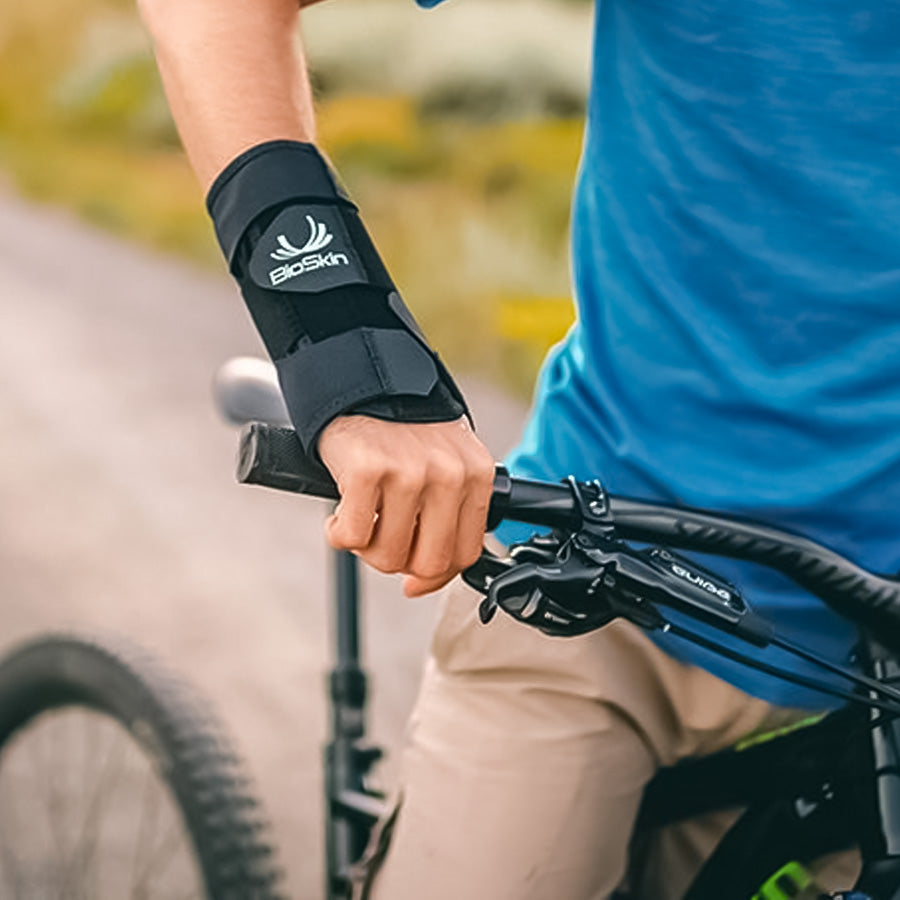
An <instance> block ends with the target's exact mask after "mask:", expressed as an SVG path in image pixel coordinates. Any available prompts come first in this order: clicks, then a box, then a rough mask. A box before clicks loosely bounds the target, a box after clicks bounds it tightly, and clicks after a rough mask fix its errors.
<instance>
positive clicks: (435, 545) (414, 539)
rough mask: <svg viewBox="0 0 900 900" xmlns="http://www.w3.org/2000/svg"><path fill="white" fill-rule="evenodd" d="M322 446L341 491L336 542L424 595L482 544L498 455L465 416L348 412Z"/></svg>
mask: <svg viewBox="0 0 900 900" xmlns="http://www.w3.org/2000/svg"><path fill="white" fill-rule="evenodd" d="M318 449H319V455H320V456H321V457H322V460H323V462H324V463H325V465H326V466H327V467H328V469H329V470H330V471H331V474H332V475H333V476H334V479H335V481H336V482H337V484H338V488H339V490H340V492H341V502H340V504H339V506H338V508H337V510H336V511H335V514H334V515H333V516H331V517H330V518H329V519H328V521H327V522H326V525H325V533H326V536H327V538H328V541H329V543H330V544H331V545H332V546H333V547H334V548H335V549H338V550H352V551H353V552H354V553H356V555H357V556H359V557H360V559H362V560H364V561H365V562H366V563H368V564H369V565H371V566H373V567H374V568H376V569H379V570H380V571H382V572H402V573H403V574H404V575H405V576H406V578H405V579H404V584H403V588H404V592H405V593H406V595H407V596H408V597H417V596H421V595H422V594H427V593H429V592H431V591H435V590H437V589H438V588H439V587H442V586H443V585H444V584H446V583H447V582H448V581H450V579H451V578H453V577H454V576H455V575H456V574H458V573H459V572H461V571H462V570H463V569H465V568H466V567H467V566H470V565H472V563H474V562H475V561H476V560H477V559H478V556H479V555H480V553H481V546H482V540H483V538H484V528H485V524H486V521H487V513H488V506H489V504H490V499H491V487H492V485H493V480H494V460H493V457H492V456H491V454H490V452H489V451H488V450H487V448H486V447H485V446H484V444H482V443H481V441H479V440H478V438H477V437H476V436H475V434H474V433H473V432H472V429H471V428H470V427H469V424H468V422H467V421H466V420H465V419H457V420H456V421H455V422H436V423H428V424H408V423H400V422H384V421H381V420H380V419H373V418H369V417H367V416H342V417H340V418H338V419H335V420H334V421H333V422H332V423H331V424H330V425H329V426H328V427H327V428H326V429H325V430H324V431H323V432H322V436H321V437H320V439H319V444H318Z"/></svg>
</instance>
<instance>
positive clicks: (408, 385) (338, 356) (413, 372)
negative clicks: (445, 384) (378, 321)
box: [275, 328, 438, 450]
mask: <svg viewBox="0 0 900 900" xmlns="http://www.w3.org/2000/svg"><path fill="white" fill-rule="evenodd" d="M275 366H276V368H277V370H278V378H279V381H280V382H281V386H282V393H283V394H284V396H285V399H286V402H287V407H288V412H289V414H290V417H291V421H292V422H293V423H294V427H295V428H296V430H297V434H298V436H299V438H300V440H301V442H302V443H303V446H304V449H306V450H309V449H310V445H311V444H312V443H313V441H314V440H315V438H316V437H317V436H318V434H319V432H320V431H321V430H322V428H323V427H324V426H325V425H326V424H327V423H328V422H330V421H331V420H332V419H333V418H335V417H336V416H338V415H340V414H341V413H343V412H345V411H349V410H351V409H352V407H353V406H354V405H356V404H358V403H362V402H363V401H365V400H369V399H371V398H373V397H384V396H390V395H397V394H412V395H415V396H422V397H424V396H427V395H428V394H429V393H430V392H431V390H432V389H433V388H434V386H435V384H436V383H437V380H438V369H437V366H436V364H435V362H434V359H433V358H432V357H431V354H430V353H429V352H428V351H427V350H426V349H425V348H424V347H423V346H422V345H421V344H420V343H419V342H418V341H417V340H416V339H415V338H414V337H413V336H412V335H411V334H408V333H407V332H405V331H399V330H393V329H383V328H357V329H354V330H353V331H347V332H344V333H343V334H338V335H335V336H334V337H330V338H327V339H326V340H324V341H319V342H318V343H315V344H302V345H301V346H300V347H298V348H297V350H295V351H294V352H293V353H292V354H291V355H290V356H286V357H284V358H283V359H280V360H277V361H276V363H275Z"/></svg>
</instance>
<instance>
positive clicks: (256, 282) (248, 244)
mask: <svg viewBox="0 0 900 900" xmlns="http://www.w3.org/2000/svg"><path fill="white" fill-rule="evenodd" d="M206 205H207V209H208V210H209V213H210V215H211V216H212V219H213V222H214V224H215V226H216V234H217V235H218V238H219V243H220V244H221V246H222V249H223V251H224V252H225V257H226V259H227V260H228V265H229V268H230V270H231V273H232V274H233V275H234V277H235V279H236V280H237V282H238V284H239V285H240V287H241V292H242V293H243V295H244V299H245V301H246V303H247V306H248V308H249V310H250V314H251V315H252V317H253V321H254V322H255V324H256V327H257V329H258V330H259V333H260V336H261V337H262V339H263V342H264V343H265V345H266V349H267V350H268V351H269V355H270V356H271V357H272V360H273V361H274V363H275V366H276V368H277V369H278V377H279V381H280V382H281V390H282V393H283V394H284V399H285V403H286V404H287V408H288V413H289V414H290V417H291V421H292V422H293V424H294V428H295V429H296V431H297V434H298V436H299V437H300V440H301V442H302V443H303V446H304V449H306V451H307V452H311V451H313V450H314V449H315V443H316V440H317V439H318V436H319V434H320V433H321V432H322V429H323V428H324V427H325V426H326V425H327V424H328V423H329V422H330V421H331V420H332V419H334V418H336V417H337V416H339V415H342V414H346V413H351V412H353V413H361V414H365V415H369V416H375V417H376V418H380V419H388V420H390V421H399V422H446V421H450V420H452V419H457V418H459V417H460V416H462V415H468V410H467V408H466V404H465V401H464V400H463V397H462V394H461V393H460V391H459V389H458V388H457V386H456V384H455V383H454V382H453V379H452V378H451V377H450V374H449V373H448V372H447V370H446V369H445V368H444V366H443V364H442V363H441V361H440V360H439V359H438V357H437V354H436V353H435V352H434V351H433V350H432V349H431V348H430V347H429V346H428V343H427V342H426V340H425V337H424V335H423V334H422V332H421V331H420V330H419V327H418V325H417V324H416V322H415V319H413V317H412V314H411V313H410V311H409V310H408V309H407V308H406V305H405V304H404V303H403V301H402V299H401V298H400V295H399V293H398V292H397V289H396V287H394V284H393V282H392V281H391V278H390V276H389V275H388V273H387V271H386V270H385V268H384V265H383V264H382V262H381V259H380V257H379V256H378V252H377V251H376V249H375V247H374V245H373V244H372V241H371V239H370V238H369V235H368V233H367V232H366V229H365V227H364V226H363V224H362V221H361V220H360V218H359V215H358V212H357V209H356V207H355V206H354V205H353V203H351V202H350V200H349V199H348V198H347V196H346V194H345V193H344V192H343V191H342V190H341V188H340V187H339V186H338V184H337V182H336V180H335V178H334V176H333V175H332V173H331V170H330V169H329V167H328V165H327V164H326V162H325V160H324V159H323V158H322V156H321V155H320V154H319V152H318V151H317V150H316V148H315V147H314V146H313V145H312V144H301V143H297V142H295V141H271V142H269V143H265V144H260V145H259V146H257V147H254V148H253V149H251V150H248V151H247V152H246V153H244V154H242V155H241V156H239V157H238V158H237V159H235V160H234V161H233V162H232V163H230V164H229V165H228V166H227V168H226V169H225V170H224V171H223V172H222V173H221V175H219V177H218V178H217V179H216V181H215V183H214V184H213V186H212V187H211V188H210V191H209V195H208V197H207V200H206Z"/></svg>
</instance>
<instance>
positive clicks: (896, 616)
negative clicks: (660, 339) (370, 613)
mask: <svg viewBox="0 0 900 900" xmlns="http://www.w3.org/2000/svg"><path fill="white" fill-rule="evenodd" d="M238 480H239V481H240V482H242V483H245V484H257V485H262V486H265V487H271V488H277V489H280V490H286V491H292V492H296V493H302V494H307V495H310V496H316V497H320V498H324V499H328V500H337V499H338V493H337V489H336V486H335V484H334V482H333V481H332V480H331V478H330V476H329V475H328V472H327V471H326V470H325V469H324V467H322V466H321V465H320V464H317V463H314V462H312V461H311V460H309V459H308V458H307V457H305V456H304V454H303V452H302V449H301V447H300V444H299V442H298V441H297V440H296V438H295V436H294V435H293V432H292V431H291V430H290V429H289V428H285V427H283V426H279V425H272V424H266V423H259V422H257V423H251V424H249V425H247V426H246V427H245V429H244V431H243V433H242V436H241V444H240V452H239V462H238ZM503 519H513V520H516V521H519V522H526V523H528V524H531V525H533V526H535V527H536V528H540V529H544V530H545V531H546V530H547V529H550V532H549V534H546V533H543V534H538V535H536V536H535V537H533V538H532V539H531V540H529V541H527V542H525V543H523V544H521V545H517V546H514V547H513V548H512V549H511V552H510V554H509V556H508V557H506V558H502V559H501V558H498V557H495V556H493V555H491V554H490V553H488V552H487V551H485V553H484V554H483V556H482V558H481V560H480V561H479V562H478V563H476V565H475V566H473V567H472V568H471V569H469V570H468V571H467V572H466V573H464V578H465V579H466V581H467V582H468V583H469V584H470V585H471V586H473V587H475V588H476V589H477V590H479V591H480V592H481V593H482V594H483V595H484V600H483V601H482V603H481V606H480V615H481V618H482V620H483V621H484V622H486V623H487V622H489V621H490V619H491V618H492V617H493V615H494V614H495V613H496V611H497V610H498V609H502V610H503V611H505V612H506V613H507V614H510V615H512V616H514V617H515V618H517V619H519V620H521V621H523V622H526V623H527V624H530V625H533V626H538V627H540V628H542V630H545V631H547V632H549V633H553V634H559V635H567V634H577V633H581V632H583V631H587V630H591V629H592V628H595V627H599V626H600V625H601V624H605V622H607V621H609V620H611V619H612V618H615V617H624V618H627V619H629V620H630V621H632V622H634V623H635V624H637V625H639V626H641V627H643V628H646V629H657V628H664V629H666V630H670V631H673V632H675V633H677V634H680V635H681V636H682V637H684V638H685V639H690V640H695V641H697V642H699V643H702V644H704V646H707V647H710V648H711V649H714V650H716V651H717V652H720V653H723V654H726V655H728V656H731V657H732V658H735V659H738V660H739V661H743V662H746V663H747V664H753V665H756V666H757V667H760V664H758V663H754V662H752V660H748V659H747V658H746V657H745V656H744V655H743V654H741V653H737V652H735V651H733V650H730V649H727V648H725V647H722V646H720V645H717V644H716V643H715V641H711V640H710V639H709V638H707V637H704V636H703V635H699V634H697V633H695V632H692V631H691V630H690V628H689V627H686V626H684V625H676V624H675V623H673V622H671V621H670V620H669V619H668V618H667V616H666V614H665V611H666V610H669V609H675V610H678V611H679V612H681V613H684V614H687V615H688V616H689V617H692V618H693V619H695V620H697V621H700V622H704V623H706V624H712V625H713V626H715V627H716V628H718V629H720V630H722V631H725V632H729V633H731V634H736V635H738V636H739V637H741V638H743V639H744V640H745V641H747V642H749V643H750V644H755V645H765V644H767V643H774V644H777V645H778V646H781V647H782V648H783V649H785V650H787V651H789V652H791V653H794V654H796V655H798V656H801V657H803V658H804V659H806V660H807V661H809V662H812V663H814V664H816V665H818V666H819V667H820V668H822V669H823V670H825V671H827V672H828V673H829V675H830V676H832V677H833V678H837V679H843V680H844V681H846V682H847V683H848V685H849V687H848V688H844V687H838V686H836V685H835V684H834V683H830V682H825V681H822V680H820V679H816V678H811V677H808V676H801V675H795V674H792V673H789V672H782V671H778V670H772V669H771V667H768V668H769V670H770V671H771V672H772V674H778V675H780V676H781V677H784V678H787V679H788V680H793V681H796V682H798V683H801V684H804V685H805V686H807V687H814V688H816V689H819V690H822V691H823V692H825V693H830V694H833V695H837V696H838V697H840V698H841V699H843V700H845V701H847V705H846V706H845V707H842V708H840V709H839V710H837V711H835V712H832V713H830V714H828V715H825V716H822V717H813V718H812V720H809V721H804V722H801V723H799V724H798V726H797V727H794V728H790V729H785V733H779V734H776V735H775V736H771V737H770V739H768V740H766V741H764V742H755V743H751V745H750V746H746V747H738V748H734V749H731V750H727V751H722V752H720V753H717V754H714V755H712V756H709V757H705V758H702V759H694V760H688V761H686V762H683V763H681V764H679V765H676V766H674V767H672V768H669V769H663V770H661V771H660V772H659V773H658V774H657V776H656V777H655V778H654V779H653V781H652V782H651V783H650V785H649V786H648V788H647V790H646V793H645V797H644V801H643V804H642V806H641V810H640V813H639V817H638V829H639V830H642V829H650V828H656V827H661V826H663V825H666V824H670V823H673V822H677V821H681V820H683V819H687V818H691V817H693V816H696V815H700V814H703V813H706V812H710V811H714V810H722V809H732V808H741V809H744V810H745V811H744V812H743V813H742V815H741V816H740V818H739V819H738V821H737V824H736V825H735V826H734V827H733V828H731V830H730V831H729V832H728V833H727V835H726V836H725V838H724V839H723V840H722V842H721V843H720V844H719V846H718V847H717V849H716V850H715V851H714V852H713V854H712V856H711V857H710V858H709V859H708V860H707V861H706V863H705V864H704V865H703V867H702V869H701V870H700V872H699V873H698V875H697V877H696V878H695V880H694V882H693V884H692V886H691V887H690V889H689V890H688V892H687V893H686V894H685V897H684V900H713V898H716V900H722V898H729V900H786V898H789V897H800V896H813V895H811V894H809V893H807V894H806V895H804V894H803V891H805V890H808V887H809V877H808V869H807V866H808V864H809V863H811V862H813V861H815V860H816V859H817V858H819V857H822V856H825V855H827V854H830V853H833V852H835V851H837V850H841V849H845V848H850V847H856V848H858V849H859V852H860V855H861V859H862V871H861V874H860V876H859V878H858V880H857V882H856V884H855V885H854V886H853V887H852V888H850V887H849V886H848V889H847V891H846V892H844V893H838V894H833V895H832V896H834V897H845V898H847V900H900V719H898V715H900V690H897V689H896V688H895V687H894V686H893V682H894V681H895V680H897V679H898V677H900V665H898V656H897V649H898V648H900V580H898V579H896V578H891V577H886V576H881V575H877V574H874V573H870V572H867V571H865V570H864V569H862V568H860V567H858V566H856V565H855V564H854V563H852V562H851V561H849V560H847V559H845V558H843V557H841V556H840V555H839V554H837V553H835V552H834V551H831V550H829V549H828V548H826V547H823V546H821V545H819V544H816V543H814V542H812V541H810V540H808V539H806V538H804V537H802V536H798V535H795V534H791V533H788V532H784V531H781V530H778V529H775V528H772V527H770V526H767V525H762V524H758V523H753V522H749V521H744V520H740V519H734V518H730V517H727V516H724V515H721V514H716V513H710V512H706V511H703V510H694V509H685V508H678V507H669V506H664V505H660V504H653V503H647V502H642V501H637V500H633V499H629V498H622V497H615V496H610V495H609V494H608V493H607V492H606V490H605V489H604V488H603V487H602V485H601V484H600V483H599V482H592V483H579V482H576V481H575V480H574V479H569V480H568V481H567V482H565V483H562V484H551V483H544V482H534V481H527V480H520V479H516V478H511V477H510V476H509V475H508V474H507V473H506V472H505V471H504V470H503V469H501V468H498V470H497V477H496V480H495V489H494V497H493V500H492V504H491V511H490V514H489V522H488V527H489V529H492V528H494V527H496V526H497V525H498V524H499V522H500V521H501V520H503ZM629 542H635V543H639V544H641V545H645V544H646V545H650V546H648V547H644V548H643V549H635V548H634V547H632V545H631V543H629ZM661 544H664V546H662V545H661ZM675 550H681V551H688V552H691V551H693V552H697V553H703V554H710V555H719V556H727V557H732V558H737V559H743V560H748V561H751V562H755V563H759V564H761V565H765V566H768V567H771V568H774V569H776V570H778V571H780V572H782V573H783V574H785V575H787V576H788V577H790V578H792V579H793V580H794V581H795V582H797V583H798V584H799V585H800V586H801V587H803V588H804V589H806V590H808V591H810V592H812V593H814V594H816V595H817V596H819V597H820V598H821V599H823V600H824V601H825V602H826V603H828V604H829V605H831V606H832V607H833V608H835V609H836V610H837V611H838V612H840V613H842V614H843V615H844V616H845V617H847V618H849V619H851V620H853V621H854V622H856V623H857V624H858V625H859V626H860V634H861V640H860V650H859V667H860V669H861V671H860V672H857V671H852V670H844V669H842V668H840V667H838V666H835V665H834V664H832V663H830V662H828V661H826V660H822V659H819V658H818V657H816V656H815V655H814V654H810V653H808V652H807V651H805V650H804V649H803V648H802V647H798V646H795V645H793V644H791V643H789V642H787V641H785V640H783V639H781V638H779V637H778V635H776V634H774V633H773V632H772V629H771V628H770V627H769V626H768V624H767V623H766V622H764V621H763V620H762V619H760V618H759V617H758V616H756V614H755V613H753V611H752V608H751V607H750V606H749V605H748V604H747V603H746V601H745V600H744V599H743V598H742V597H741V595H740V593H739V592H738V590H737V589H736V588H735V587H734V586H733V585H731V584H729V583H728V582H726V581H724V580H723V579H721V578H720V577H719V576H717V575H716V574H715V573H714V572H712V571H709V570H708V569H706V568H704V567H701V566H698V565H697V564H696V563H695V562H694V561H692V560H691V559H689V558H687V557H683V556H681V555H679V554H678V553H676V552H674V551H675ZM336 572H337V582H336V583H337V590H336V592H335V598H334V600H335V611H334V616H335V623H336V628H335V667H334V669H333V670H332V672H331V676H330V679H331V692H330V702H331V717H330V719H331V733H330V737H329V741H328V744H327V747H326V753H325V794H326V834H327V841H326V846H327V883H326V895H327V897H328V900H340V898H346V897H348V896H349V892H350V888H351V881H352V872H353V868H354V866H355V865H356V863H357V862H358V860H359V858H360V856H361V854H362V852H363V850H364V848H365V846H366V844H367V842H368V841H369V838H370V836H371V833H372V829H373V826H374V825H375V823H376V822H377V821H378V819H379V818H380V817H381V816H382V814H383V813H384V812H385V803H384V800H383V797H382V796H381V795H380V794H379V793H377V792H375V791H373V790H371V789H370V788H369V787H368V778H369V774H370V771H371V768H372V766H373V765H374V763H375V762H376V761H377V760H378V759H379V758H380V756H381V750H380V749H379V748H377V747H372V746H369V745H368V744H367V743H366V739H365V706H366V675H365V672H364V671H363V669H362V667H361V665H360V662H359V645H358V636H359V635H358V607H357V603H358V587H357V578H356V564H355V561H354V559H353V558H352V557H350V556H349V555H348V554H338V555H337V557H336ZM876 634H877V635H878V637H877V638H876V637H875V635H876ZM617 900H627V896H626V895H625V894H620V895H618V898H617Z"/></svg>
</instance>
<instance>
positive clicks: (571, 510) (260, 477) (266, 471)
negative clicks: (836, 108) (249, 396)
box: [237, 422, 581, 531]
mask: <svg viewBox="0 0 900 900" xmlns="http://www.w3.org/2000/svg"><path fill="white" fill-rule="evenodd" d="M237 480H238V481H239V482H240V483H241V484H259V485H262V486H263V487H270V488H276V489H278V490H282V491H292V492H293V493H295V494H308V495H310V496H312V497H322V498H324V499H326V500H339V499H340V493H339V492H338V489H337V485H336V484H335V483H334V479H333V478H332V477H331V474H330V473H329V472H328V470H327V469H326V468H325V466H323V465H322V464H321V463H320V462H316V461H315V460H312V459H310V458H309V457H308V456H307V455H306V453H304V452H303V447H302V446H301V444H300V441H299V440H298V438H297V435H296V434H295V433H294V431H293V430H292V429H291V428H285V427H283V426H279V425H267V424H265V423H263V422H251V423H250V424H249V425H246V426H244V428H243V430H242V431H241V437H240V448H239V451H238V466H237ZM503 519H514V520H516V521H518V522H530V523H531V524H533V525H539V526H550V527H569V528H578V527H579V525H580V524H581V519H580V516H579V515H578V512H577V508H576V506H575V503H574V501H573V497H572V492H571V490H570V488H569V487H567V486H566V485H565V484H547V483H544V482H538V481H528V480H525V479H519V478H510V476H509V473H508V472H507V471H506V469H505V468H503V466H497V470H496V473H495V475H494V495H493V497H492V499H491V508H490V511H489V513H488V521H487V530H488V531H493V530H494V529H495V528H496V527H497V526H498V525H499V524H500V522H502V521H503Z"/></svg>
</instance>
